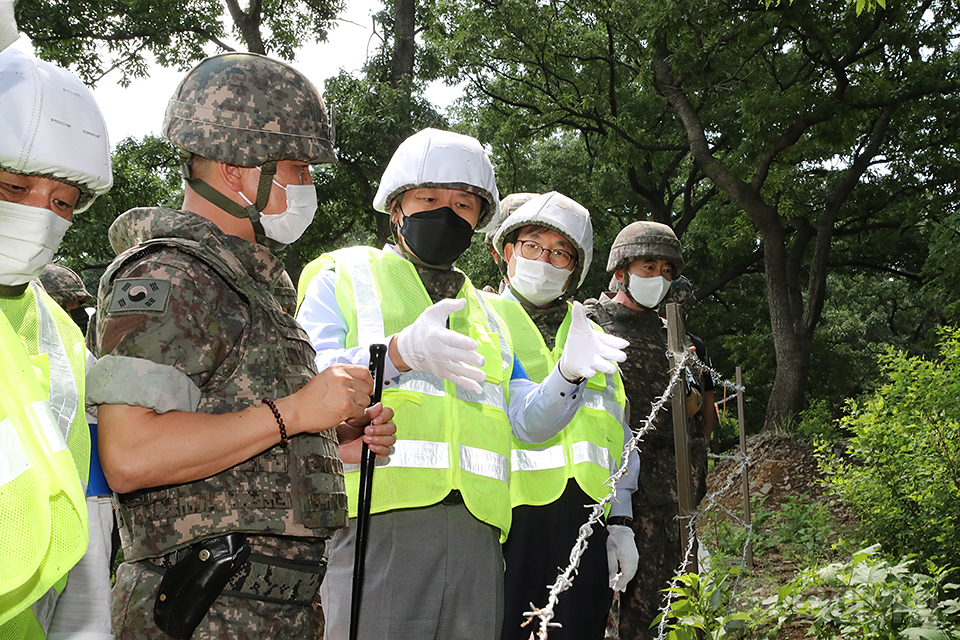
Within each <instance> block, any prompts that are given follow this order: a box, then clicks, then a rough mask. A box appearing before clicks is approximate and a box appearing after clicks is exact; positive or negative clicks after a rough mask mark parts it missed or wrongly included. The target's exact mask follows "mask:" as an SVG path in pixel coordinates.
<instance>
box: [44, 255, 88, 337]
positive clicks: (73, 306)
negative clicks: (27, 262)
mask: <svg viewBox="0 0 960 640" xmlns="http://www.w3.org/2000/svg"><path fill="white" fill-rule="evenodd" d="M40 284H42V285H43V290H44V291H46V292H47V293H48V294H50V297H51V298H53V299H54V300H55V301H56V302H57V304H58V305H60V307H61V308H62V309H63V310H64V311H66V312H67V313H69V314H70V317H71V318H73V321H74V322H75V323H76V324H77V326H78V327H80V332H81V333H83V334H86V333H87V323H88V322H89V320H90V316H89V315H88V314H87V309H86V308H87V307H88V306H89V305H90V304H91V303H92V302H93V296H91V295H90V293H89V292H88V291H87V288H86V287H85V286H84V285H83V280H81V279H80V276H79V275H77V273H76V272H75V271H73V269H68V268H67V267H64V266H63V265H60V264H48V265H47V266H46V267H44V269H43V271H41V272H40Z"/></svg>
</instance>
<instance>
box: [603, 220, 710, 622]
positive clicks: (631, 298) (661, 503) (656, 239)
mask: <svg viewBox="0 0 960 640" xmlns="http://www.w3.org/2000/svg"><path fill="white" fill-rule="evenodd" d="M607 271H609V272H612V273H613V280H611V283H612V284H613V285H614V286H615V291H616V293H615V295H614V296H613V297H611V296H609V295H607V294H604V295H603V296H601V298H600V299H599V300H588V301H587V302H586V303H585V306H586V308H587V312H588V315H589V317H590V318H591V319H592V320H594V321H595V322H597V323H598V324H599V325H600V326H601V327H603V330H604V331H606V332H607V333H611V334H613V335H616V336H620V337H621V338H624V339H626V340H628V341H629V342H630V346H629V347H627V349H626V351H627V359H626V361H624V362H623V363H622V364H621V365H620V369H621V372H622V374H623V383H624V386H625V387H626V392H627V398H628V399H629V401H630V427H631V429H633V430H634V431H636V430H638V429H640V428H641V427H642V426H643V425H644V421H645V420H646V418H647V416H648V415H649V413H650V407H651V405H652V404H653V402H654V401H655V400H656V398H658V397H659V396H660V395H661V394H662V393H663V392H664V391H665V390H666V388H667V383H668V382H669V380H670V375H669V374H670V363H669V361H668V359H667V355H666V352H667V331H666V327H665V325H664V321H663V320H662V319H661V318H660V316H659V315H658V314H657V311H656V310H657V307H658V306H659V305H660V303H661V302H662V301H663V300H664V298H665V297H666V295H667V292H668V290H669V289H670V283H671V281H672V280H674V279H675V278H678V277H679V276H680V274H681V272H682V271H683V254H682V252H681V247H680V241H679V240H677V237H676V235H675V234H674V233H673V230H672V229H671V228H670V227H668V226H666V225H663V224H659V223H656V222H634V223H631V224H629V225H627V226H626V227H625V228H624V229H623V230H622V231H620V233H619V234H618V235H617V237H616V239H615V240H614V242H613V245H612V246H611V248H610V257H609V260H608V262H607ZM688 400H689V402H688V413H689V414H692V413H693V412H694V411H696V409H697V408H699V396H698V394H696V393H695V392H692V393H691V396H690V398H689V399H688ZM691 409H692V410H693V411H691ZM654 425H655V429H654V430H652V431H648V432H647V434H646V436H644V438H643V441H642V442H641V443H640V482H639V487H638V489H637V491H636V492H635V493H634V494H633V513H634V514H635V516H636V520H635V521H634V524H633V527H634V531H635V533H636V543H637V548H638V549H639V555H640V566H639V568H638V569H637V574H636V577H635V578H634V579H633V580H632V581H631V582H630V584H629V585H627V589H626V592H625V593H624V594H623V595H621V597H620V627H619V633H620V635H619V637H620V638H623V639H624V640H634V639H636V638H654V637H656V635H657V634H656V629H652V630H651V629H650V628H649V627H650V624H651V623H652V622H653V620H654V618H655V617H656V616H657V613H658V610H659V607H660V606H661V603H662V602H663V601H664V594H662V593H661V592H660V590H661V589H665V588H666V587H667V586H668V582H669V580H670V579H671V578H672V577H673V575H674V574H675V572H676V571H677V569H678V568H679V566H680V563H681V561H682V557H683V556H682V554H681V549H680V532H679V528H678V521H677V514H678V502H677V489H676V485H677V471H676V462H675V453H674V443H673V421H672V415H671V412H670V405H669V404H667V405H666V406H665V407H664V408H663V409H661V410H660V412H659V413H658V414H657V416H656V418H655V420H654ZM692 459H696V458H695V457H694V458H692Z"/></svg>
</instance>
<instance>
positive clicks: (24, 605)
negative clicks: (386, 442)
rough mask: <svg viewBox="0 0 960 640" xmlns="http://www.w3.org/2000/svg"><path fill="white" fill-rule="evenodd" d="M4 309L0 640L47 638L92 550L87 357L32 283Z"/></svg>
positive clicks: (73, 331)
mask: <svg viewBox="0 0 960 640" xmlns="http://www.w3.org/2000/svg"><path fill="white" fill-rule="evenodd" d="M0 309H2V311H3V313H2V314H0V348H2V350H3V361H4V366H3V367H0V557H2V558H3V562H0V637H2V638H4V639H6V638H43V637H44V636H45V629H46V628H47V626H48V625H49V623H50V620H51V619H52V615H53V610H54V607H55V604H56V600H57V598H58V597H59V593H60V592H61V591H62V590H63V587H64V586H65V584H66V577H67V571H68V570H69V569H70V568H71V567H72V566H73V565H74V564H76V563H77V561H78V560H79V559H80V558H81V557H82V556H83V553H84V552H85V551H86V547H87V536H88V523H87V509H86V502H85V499H84V484H85V483H86V479H87V473H88V471H89V456H90V433H89V429H88V427H87V423H86V416H85V413H84V408H83V391H84V387H83V375H84V362H85V351H84V347H83V340H82V337H81V335H80V332H79V330H78V329H77V327H76V326H75V325H74V324H73V322H72V321H71V320H70V317H69V316H68V315H67V314H66V313H65V312H64V311H63V310H62V309H61V308H60V307H59V306H58V305H57V304H56V303H55V302H54V301H53V300H52V299H51V298H50V297H49V296H47V295H46V293H44V292H43V291H42V289H41V288H40V287H39V286H38V285H36V284H35V283H33V284H32V285H31V286H30V287H28V288H27V289H26V291H25V292H24V293H23V294H22V295H20V296H17V297H3V298H0Z"/></svg>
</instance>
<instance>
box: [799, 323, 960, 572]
mask: <svg viewBox="0 0 960 640" xmlns="http://www.w3.org/2000/svg"><path fill="white" fill-rule="evenodd" d="M940 353H941V360H940V361H938V362H931V361H929V360H925V359H922V358H910V357H907V356H906V355H905V354H903V353H899V352H894V351H890V352H888V353H887V354H885V355H883V356H881V359H880V364H881V367H882V369H883V371H884V374H885V377H886V379H887V380H888V381H887V382H886V384H884V385H883V386H882V387H881V388H880V389H878V390H877V391H876V392H875V393H874V394H873V395H872V396H871V397H869V398H867V399H866V400H864V401H861V402H850V403H849V404H848V407H847V412H846V415H845V416H844V417H843V418H842V420H841V425H842V426H843V427H845V428H846V429H848V430H849V431H850V432H851V433H852V434H853V436H852V438H851V439H850V441H849V448H848V450H847V452H846V454H844V455H840V456H838V455H835V454H834V453H833V452H832V451H831V450H830V449H829V446H828V445H826V444H821V446H820V447H819V450H818V453H819V457H820V466H821V470H822V471H823V472H824V473H825V475H826V477H827V482H828V483H829V485H830V486H831V487H832V489H833V491H834V492H836V493H837V494H838V495H839V496H840V498H841V499H842V500H843V502H844V503H845V504H846V505H847V506H848V507H849V508H850V509H851V511H852V512H853V513H854V515H856V516H857V517H858V518H859V519H860V523H861V524H860V530H859V534H860V536H861V539H862V540H864V541H869V542H879V543H881V544H882V545H883V547H884V549H885V550H886V551H887V552H889V553H891V554H894V555H896V556H902V555H907V554H911V553H913V554H917V555H919V556H920V557H921V558H925V559H930V560H933V561H935V562H938V563H939V564H947V565H952V566H957V565H960V530H958V525H960V331H958V330H955V329H954V330H945V331H944V332H943V337H942V341H941V343H940Z"/></svg>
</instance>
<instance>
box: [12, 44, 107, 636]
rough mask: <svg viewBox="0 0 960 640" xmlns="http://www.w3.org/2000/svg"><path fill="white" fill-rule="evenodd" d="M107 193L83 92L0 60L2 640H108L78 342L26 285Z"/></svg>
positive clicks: (98, 136)
mask: <svg viewBox="0 0 960 640" xmlns="http://www.w3.org/2000/svg"><path fill="white" fill-rule="evenodd" d="M111 184H112V176H111V170H110V145H109V142H108V140H107V130H106V127H105V125H104V122H103V116H102V115H101V114H100V110H99V108H98V107H97V104H96V102H95V101H94V98H93V95H92V94H91V93H90V91H89V90H88V89H87V88H86V87H85V86H84V85H83V84H82V83H81V82H80V81H79V80H77V79H76V78H75V77H73V76H72V75H71V74H70V73H68V72H67V71H64V70H63V69H60V68H59V67H56V66H54V65H52V64H49V63H46V62H43V61H40V60H35V59H32V58H30V57H28V56H26V55H25V54H23V53H21V52H19V51H16V50H13V49H8V50H6V51H3V52H2V53H0V236H2V238H0V310H2V314H0V348H2V350H3V360H4V366H3V367H2V373H0V377H2V378H3V379H2V381H0V442H2V443H3V445H2V446H0V451H2V455H3V457H4V459H5V464H0V557H3V562H0V637H3V638H43V637H49V638H65V637H70V636H71V635H72V634H73V633H82V634H83V637H84V638H92V639H97V638H111V637H112V636H111V635H110V573H109V558H108V553H107V550H108V549H109V543H108V542H105V540H104V533H106V540H107V541H108V540H109V527H110V526H111V525H112V517H110V518H104V519H101V513H100V512H99V510H98V509H97V506H96V505H97V501H96V500H95V498H94V499H93V503H92V504H91V509H90V513H89V516H88V512H87V506H88V505H87V503H86V502H85V495H84V494H85V491H86V483H87V478H88V473H89V466H90V431H89V427H88V425H87V419H86V414H85V412H84V368H85V364H86V354H85V349H84V345H83V337H82V335H81V334H80V331H79V329H78V328H77V326H76V325H75V324H74V323H73V321H72V320H71V319H70V316H69V315H67V314H66V313H65V312H64V311H63V310H62V309H61V308H60V306H59V305H58V304H57V303H56V302H55V301H54V300H53V299H52V298H50V297H49V296H48V295H47V294H46V293H45V292H44V291H43V288H42V286H41V285H40V284H39V283H38V282H37V281H36V278H37V276H38V275H39V274H40V272H41V271H42V270H43V268H44V267H45V266H46V265H47V264H48V263H49V262H50V261H51V260H52V258H53V256H54V254H55V253H56V252H57V249H58V248H59V246H60V243H61V240H62V239H63V235H64V233H65V232H66V230H67V228H68V227H69V226H70V224H71V221H72V219H73V216H74V214H76V213H80V212H82V211H84V210H85V209H86V208H87V207H89V206H90V204H91V203H92V202H93V200H94V199H95V198H96V197H97V196H99V195H101V194H103V193H106V192H107V191H108V190H109V189H110V186H111ZM108 515H109V512H108ZM88 526H89V530H88ZM105 527H106V531H105V530H104V528H105ZM88 538H89V550H87V549H88ZM85 551H86V555H84V552H85ZM81 557H83V559H82V560H81ZM78 561H80V564H77V562H78ZM74 565H77V566H76V568H74V569H73V570H72V571H71V572H70V574H69V576H68V575H67V571H68V570H70V569H71V568H72V567H74ZM68 578H69V579H68Z"/></svg>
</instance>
